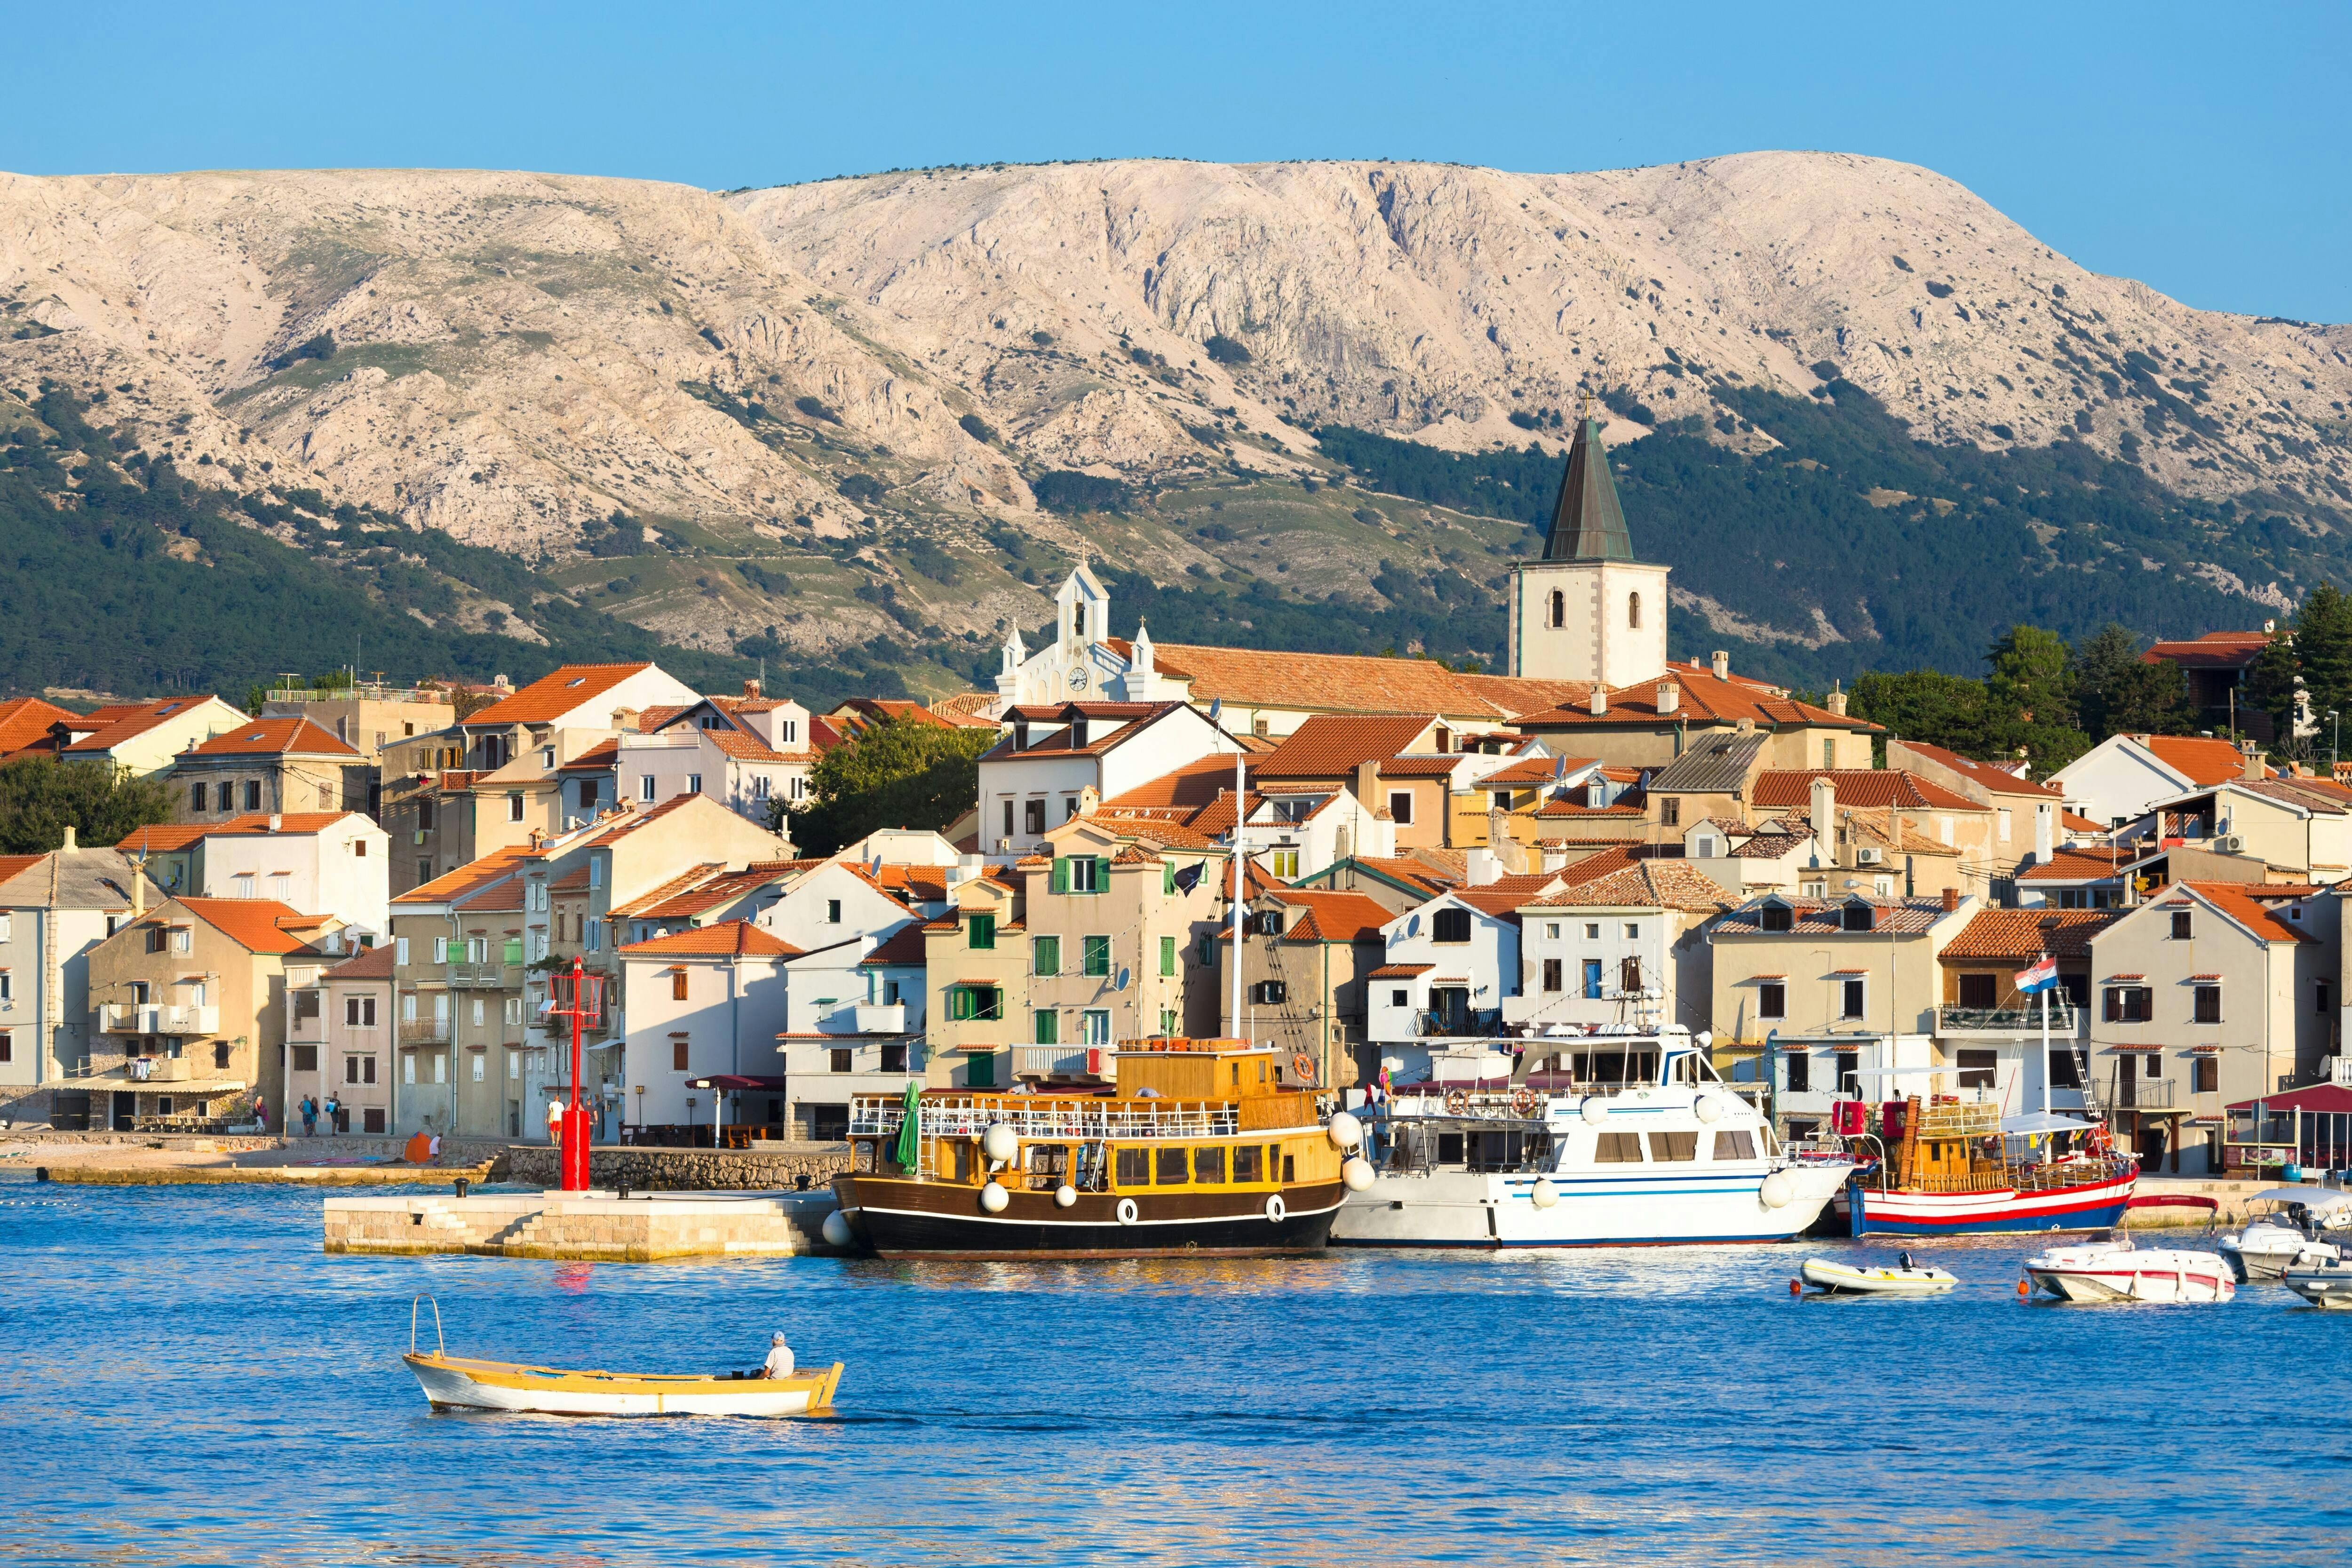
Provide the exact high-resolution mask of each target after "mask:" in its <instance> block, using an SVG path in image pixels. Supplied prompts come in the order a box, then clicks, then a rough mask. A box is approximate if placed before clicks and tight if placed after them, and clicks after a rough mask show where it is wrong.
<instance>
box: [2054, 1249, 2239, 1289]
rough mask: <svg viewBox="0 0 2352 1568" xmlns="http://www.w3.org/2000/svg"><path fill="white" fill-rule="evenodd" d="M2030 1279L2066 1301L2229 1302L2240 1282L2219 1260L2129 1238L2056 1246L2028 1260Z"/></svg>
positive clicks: (2228, 1267)
mask: <svg viewBox="0 0 2352 1568" xmlns="http://www.w3.org/2000/svg"><path fill="white" fill-rule="evenodd" d="M2025 1272H2026V1275H2027V1276H2028V1277H2029V1278H2030V1279H2032V1281H2033V1283H2034V1284H2035V1285H2036V1286H2038V1287H2039V1288H2040V1289H2042V1290H2043V1291H2044V1292H2046V1293H2047V1294H2049V1295H2052V1296H2055V1297H2057V1298H2058V1299H2059V1300H2062V1301H2175V1302H2189V1301H2195V1302H2204V1301H2227V1300H2231V1298H2232V1297H2234V1296H2236V1295H2237V1293H2238V1281H2237V1279H2236V1277H2235V1276H2234V1275H2232V1274H2231V1272H2230V1266H2229V1265H2228V1264H2226V1263H2224V1262H2222V1261H2221V1256H2220V1255H2219V1254H2217V1253H2211V1252H2196V1251H2191V1250H2189V1248H2187V1247H2147V1248H2145V1249H2143V1248H2140V1247H2135V1246H2133V1245H2132V1243H2131V1241H2130V1240H2129V1239H2128V1238H2124V1239H2120V1240H2114V1241H2085V1242H2080V1243H2077V1244H2076V1245H2074V1246H2073V1247H2053V1248H2052V1249H2051V1250H2050V1251H2048V1252H2042V1253H2036V1254H2035V1255H2034V1256H2033V1257H2032V1258H2027V1259H2026V1260H2025Z"/></svg>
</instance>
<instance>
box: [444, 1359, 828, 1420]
mask: <svg viewBox="0 0 2352 1568" xmlns="http://www.w3.org/2000/svg"><path fill="white" fill-rule="evenodd" d="M400 1359H401V1360H403V1361H404V1362H407V1363H409V1364H411V1365H412V1366H429V1367H436V1368H440V1369H442V1370H444V1371H447V1372H454V1373H460V1374H461V1375H463V1376H465V1377H467V1378H470V1379H472V1380H473V1381H474V1382H476V1383H478V1384H484V1385H485V1386H487V1387H490V1388H515V1389H522V1390H526V1391H530V1392H533V1393H550V1392H554V1391H558V1390H563V1389H572V1390H577V1391H579V1392H581V1393H583V1394H587V1393H593V1394H689V1393H692V1394H702V1393H710V1394H729V1393H732V1394H747V1393H750V1392H751V1388H748V1387H746V1384H752V1385H759V1386H767V1387H774V1388H805V1389H807V1390H808V1391H809V1408H810V1409H811V1410H820V1409H823V1408H825V1407H826V1406H829V1405H832V1403H833V1394H834V1390H835V1388H837V1387H839V1386H840V1384H841V1368H842V1363H839V1362H835V1363H833V1364H832V1365H831V1366H830V1367H827V1368H826V1369H825V1370H824V1371H823V1372H803V1373H793V1375H792V1376H790V1377H777V1378H752V1377H710V1376H708V1375H706V1374H702V1373H664V1372H654V1373H635V1372H591V1371H585V1370H578V1369H573V1368H569V1367H560V1366H531V1365H529V1364H527V1363H521V1362H511V1361H484V1360H480V1359H478V1358H476V1357H473V1356H454V1355H427V1354H423V1353H420V1352H415V1351H411V1352H407V1353H405V1354H404V1355H403V1356H402V1357H401V1358H400Z"/></svg>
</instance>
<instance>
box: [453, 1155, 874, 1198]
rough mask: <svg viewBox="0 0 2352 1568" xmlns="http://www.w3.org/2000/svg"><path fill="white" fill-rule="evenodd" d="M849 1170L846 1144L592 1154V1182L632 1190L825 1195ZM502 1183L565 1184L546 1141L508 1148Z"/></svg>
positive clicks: (590, 1169)
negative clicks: (837, 1179) (813, 1193)
mask: <svg viewBox="0 0 2352 1568" xmlns="http://www.w3.org/2000/svg"><path fill="white" fill-rule="evenodd" d="M847 1169H849V1145H848V1144H846V1143H776V1144H768V1145H764V1146H762V1147H761V1148H758V1149H749V1150H747V1149H645V1148H633V1147H629V1146H626V1145H617V1144H616V1145H612V1146H609V1147H600V1148H594V1149H591V1150H590V1151H589V1152H588V1179H589V1182H590V1183H591V1184H593V1185H594V1186H596V1187H598V1188H600V1189H610V1190H613V1191H618V1190H619V1189H620V1188H622V1187H626V1188H628V1189H629V1191H631V1192H633V1193H712V1192H733V1193H788V1192H795V1191H797V1192H824V1191H826V1190H828V1189H830V1187H831V1185H832V1183H833V1178H834V1177H835V1175H837V1174H839V1173H841V1172H844V1171H846V1170H847ZM561 1179H562V1175H561V1173H560V1172H559V1170H558V1168H557V1163H556V1151H555V1150H554V1149H553V1148H551V1147H550V1146H549V1145H547V1144H545V1143H517V1144H513V1145H511V1146H509V1148H508V1150H507V1153H506V1161H505V1163H504V1164H503V1165H502V1167H501V1168H500V1170H499V1180H501V1181H509V1182H522V1183H525V1184H530V1185H535V1186H542V1187H552V1186H554V1185H555V1184H556V1183H557V1182H558V1181H560V1180H561Z"/></svg>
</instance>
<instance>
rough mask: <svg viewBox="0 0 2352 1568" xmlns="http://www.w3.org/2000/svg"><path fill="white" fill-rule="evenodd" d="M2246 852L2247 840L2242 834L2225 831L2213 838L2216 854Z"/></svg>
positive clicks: (2240, 853) (2239, 853)
mask: <svg viewBox="0 0 2352 1568" xmlns="http://www.w3.org/2000/svg"><path fill="white" fill-rule="evenodd" d="M2245 852H2246V840H2245V838H2244V837H2243V836H2242V835H2241V834H2236V833H2224V834H2223V835H2221V837H2219V838H2216V839H2215V840H2213V853H2215V854H2216V855H2242V854H2244V853H2245Z"/></svg>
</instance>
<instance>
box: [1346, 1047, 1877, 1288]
mask: <svg viewBox="0 0 2352 1568" xmlns="http://www.w3.org/2000/svg"><path fill="white" fill-rule="evenodd" d="M1513 1043H1514V1044H1516V1045H1518V1046H1520V1047H1522V1049H1521V1051H1520V1054H1519V1060H1518V1063H1517V1066H1516V1067H1515V1068H1513V1069H1512V1071H1511V1072H1510V1074H1509V1075H1508V1076H1507V1077H1505V1076H1479V1077H1474V1078H1465V1079H1459V1080H1456V1081H1450V1082H1449V1081H1444V1080H1441V1081H1436V1082H1432V1083H1426V1084H1420V1085H1415V1086H1412V1087H1411V1088H1407V1089H1398V1090H1396V1091H1394V1093H1393V1094H1391V1097H1390V1098H1389V1100H1387V1102H1386V1103H1385V1104H1381V1105H1378V1106H1375V1107H1372V1108H1370V1110H1369V1112H1368V1131H1369V1132H1370V1138H1369V1140H1368V1145H1367V1150H1366V1152H1367V1154H1368V1156H1369V1157H1370V1160H1371V1163H1372V1167H1373V1173H1374V1174H1373V1178H1372V1180H1371V1182H1370V1185H1368V1186H1367V1187H1365V1188H1363V1189H1362V1190H1360V1191H1357V1192H1353V1193H1351V1194H1349V1198H1348V1201H1347V1202H1346V1203H1345V1204H1344V1205H1341V1207H1340V1210H1339V1218H1338V1219H1337V1220H1336V1221H1334V1222H1333V1224H1332V1226H1331V1245H1333V1246H1334V1247H1349V1246H1352V1247H1626V1246H1643V1245H1674V1244H1690V1243H1708V1242H1716V1243H1724V1242H1758V1241H1782V1240H1786V1239H1788V1238H1789V1237H1795V1236H1800V1235H1801V1234H1803V1232H1804V1231H1805V1229H1806V1227H1807V1226H1811V1224H1812V1223H1813V1221H1814V1220H1815V1219H1816V1218H1817V1217H1819V1215H1820V1214H1821V1212H1822V1207H1823V1205H1826V1204H1827V1203H1828V1202H1829V1200H1830V1197H1831V1195H1832V1194H1834V1193H1836V1192H1837V1191H1838V1189H1839V1188H1840V1187H1842V1186H1843V1185H1844V1184H1845V1180H1846V1177H1847V1176H1848V1175H1849V1174H1850V1173H1852V1172H1853V1168H1854V1167H1853V1161H1851V1160H1848V1159H1844V1158H1842V1157H1839V1158H1822V1159H1800V1158H1798V1157H1797V1156H1796V1155H1794V1154H1793V1153H1791V1152H1789V1151H1788V1150H1787V1149H1785V1148H1784V1147H1783V1146H1782V1145H1781V1144H1780V1142H1778V1141H1777V1140H1776V1139H1775V1138H1774V1137H1773V1135H1772V1130H1771V1126H1770V1124H1769V1122H1767V1121H1765V1119H1764V1117H1763V1116H1762V1115H1761V1114H1760V1113H1759V1111H1758V1110H1756V1108H1755V1107H1754V1106H1752V1105H1750V1104H1748V1102H1747V1101H1746V1100H1742V1099H1741V1098H1739V1096H1738V1095H1736V1094H1734V1093H1732V1092H1731V1090H1730V1089H1728V1088H1727V1087H1726V1086H1725V1085H1724V1084H1723V1082H1722V1081H1721V1079H1718V1078H1717V1076H1716V1073H1715V1069H1714V1068H1713V1067H1712V1066H1711V1065H1710V1064H1709V1063H1708V1061H1707V1059H1706V1036H1704V1035H1701V1036H1696V1037H1694V1036H1693V1035H1691V1033H1690V1032H1689V1031H1688V1030H1686V1029H1681V1028H1669V1029H1667V1030H1665V1031H1664V1032H1661V1033H1653V1032H1643V1033H1640V1034H1632V1033H1627V1034H1611V1033H1605V1032H1604V1033H1600V1034H1592V1035H1583V1036H1575V1037H1553V1036H1548V1037H1539V1038H1531V1039H1528V1040H1525V1041H1515V1042H1513Z"/></svg>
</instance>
